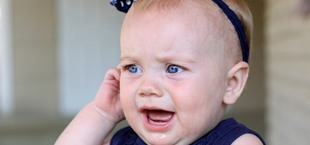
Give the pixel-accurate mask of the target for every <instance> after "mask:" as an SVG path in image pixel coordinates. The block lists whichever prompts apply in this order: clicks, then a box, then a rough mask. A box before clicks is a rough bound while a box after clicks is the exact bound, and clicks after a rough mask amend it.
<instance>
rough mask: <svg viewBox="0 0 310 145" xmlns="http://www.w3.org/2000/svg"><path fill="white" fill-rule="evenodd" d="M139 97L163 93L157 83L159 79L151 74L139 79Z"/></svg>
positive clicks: (157, 95) (155, 95)
mask: <svg viewBox="0 0 310 145" xmlns="http://www.w3.org/2000/svg"><path fill="white" fill-rule="evenodd" d="M138 94H139V96H141V97H151V96H153V97H161V96H162V95H163V91H162V88H161V86H160V83H159V79H158V78H156V77H154V76H153V77H152V76H149V77H148V76H145V77H143V80H142V81H141V84H140V86H139V91H138Z"/></svg>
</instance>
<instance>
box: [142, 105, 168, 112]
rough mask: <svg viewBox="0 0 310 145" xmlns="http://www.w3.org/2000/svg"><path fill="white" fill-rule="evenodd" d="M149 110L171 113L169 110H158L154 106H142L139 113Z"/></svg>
mask: <svg viewBox="0 0 310 145" xmlns="http://www.w3.org/2000/svg"><path fill="white" fill-rule="evenodd" d="M150 110H160V111H167V112H173V111H171V110H168V109H163V108H159V107H155V106H143V107H141V108H140V112H144V111H150Z"/></svg>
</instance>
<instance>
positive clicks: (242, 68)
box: [223, 62, 249, 105]
mask: <svg viewBox="0 0 310 145" xmlns="http://www.w3.org/2000/svg"><path fill="white" fill-rule="evenodd" d="M248 75H249V65H248V63H246V62H239V63H237V64H236V65H234V66H233V67H232V68H231V69H230V70H229V72H228V73H227V83H228V84H227V88H226V93H225V96H224V98H223V102H224V103H225V104H227V105H230V104H234V103H235V102H236V101H237V100H238V98H239V97H240V95H241V93H242V91H243V89H244V87H245V84H246V82H247V79H248Z"/></svg>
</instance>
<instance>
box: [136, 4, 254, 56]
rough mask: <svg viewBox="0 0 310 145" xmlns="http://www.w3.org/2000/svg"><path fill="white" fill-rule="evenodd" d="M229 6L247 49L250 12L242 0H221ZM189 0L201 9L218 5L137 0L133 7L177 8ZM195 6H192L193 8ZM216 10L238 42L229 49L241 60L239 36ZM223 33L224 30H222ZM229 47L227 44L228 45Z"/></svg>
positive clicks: (251, 30) (250, 33) (251, 20)
mask: <svg viewBox="0 0 310 145" xmlns="http://www.w3.org/2000/svg"><path fill="white" fill-rule="evenodd" d="M223 1H224V2H225V3H226V4H227V5H228V6H229V7H230V9H232V10H233V11H234V12H235V14H236V15H237V16H238V18H239V19H240V21H241V22H242V25H243V27H244V31H245V34H246V39H247V43H248V45H249V49H250V50H251V48H252V35H253V19H252V13H251V11H250V9H249V7H248V5H247V4H246V3H245V2H244V0H223ZM184 2H190V4H196V5H195V6H196V7H197V6H200V8H201V9H210V6H209V5H210V4H212V5H213V6H214V7H218V6H217V5H216V4H215V3H214V2H212V0H137V1H136V4H134V5H135V9H138V11H148V10H150V9H156V10H163V11H164V10H167V9H171V8H178V7H179V6H180V5H181V4H182V3H184ZM187 4H188V3H187ZM194 9H195V8H193V10H194ZM218 10H219V11H220V12H221V13H222V16H224V18H225V19H226V22H225V23H226V24H230V25H229V26H228V28H230V30H232V31H233V32H234V35H235V36H236V37H235V38H236V40H235V41H236V43H237V44H238V46H239V47H238V48H239V49H234V50H229V51H231V52H232V53H233V54H235V55H236V57H237V58H238V61H240V60H242V51H241V46H240V42H239V38H238V36H237V32H236V30H235V28H234V27H233V24H232V23H231V22H230V20H229V19H228V18H227V16H226V15H225V14H224V12H223V11H222V10H220V8H219V7H218ZM222 33H225V32H222ZM228 47H229V46H228Z"/></svg>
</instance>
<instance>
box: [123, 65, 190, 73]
mask: <svg viewBox="0 0 310 145" xmlns="http://www.w3.org/2000/svg"><path fill="white" fill-rule="evenodd" d="M133 66H136V67H137V69H140V72H139V70H136V71H137V72H132V71H131V70H130V69H131V67H133ZM170 67H174V68H177V69H178V70H177V72H169V68H170ZM122 69H123V70H124V71H128V72H130V73H141V72H142V70H141V68H140V67H139V66H138V65H137V64H128V65H125V66H124V67H122ZM184 70H186V69H185V68H184V67H181V66H179V65H175V64H168V65H167V67H166V69H165V72H166V73H169V74H176V73H180V71H181V72H182V71H184Z"/></svg>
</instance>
